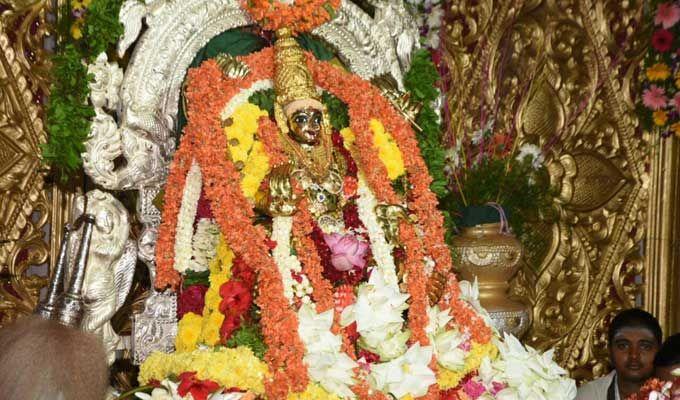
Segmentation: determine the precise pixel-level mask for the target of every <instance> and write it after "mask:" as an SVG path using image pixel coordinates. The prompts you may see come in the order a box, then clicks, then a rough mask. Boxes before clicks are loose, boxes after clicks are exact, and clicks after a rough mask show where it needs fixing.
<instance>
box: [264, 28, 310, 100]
mask: <svg viewBox="0 0 680 400" xmlns="http://www.w3.org/2000/svg"><path fill="white" fill-rule="evenodd" d="M276 36H277V38H276V43H275V44H274V52H275V55H274V91H275V93H276V102H277V103H278V104H279V105H280V106H281V107H282V108H284V109H285V108H286V106H288V105H290V104H291V103H293V102H298V101H302V100H315V101H314V103H318V106H321V103H320V101H319V100H320V98H319V94H318V93H317V91H316V85H314V80H313V79H312V74H311V73H310V72H309V69H307V61H306V56H305V53H304V52H303V51H302V48H300V45H298V43H297V41H296V40H295V38H294V37H293V32H292V30H291V29H290V28H281V29H278V30H277V31H276ZM286 113H287V114H288V112H286Z"/></svg>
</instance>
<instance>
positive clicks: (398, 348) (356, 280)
mask: <svg viewBox="0 0 680 400" xmlns="http://www.w3.org/2000/svg"><path fill="white" fill-rule="evenodd" d="M272 88H273V96H274V97H273V99H272V98H271V94H272V91H271V89H272ZM187 98H188V117H189V124H188V125H187V127H186V129H185V132H184V136H183V138H182V141H181V143H180V147H179V150H178V151H177V153H176V155H175V158H174V162H173V166H172V168H171V171H170V176H169V178H168V184H167V186H166V193H165V199H164V200H165V201H164V210H163V223H162V225H161V227H160V229H159V240H158V245H157V253H156V256H157V257H156V258H157V277H156V282H155V283H156V287H157V288H158V289H169V290H176V291H178V292H179V304H178V314H179V317H180V322H179V326H178V335H177V340H176V352H175V353H172V354H162V353H156V354H153V355H152V356H150V357H149V358H148V359H147V360H146V361H145V363H144V364H143V365H142V367H141V372H140V381H141V382H142V383H146V382H154V381H155V382H159V383H160V387H157V388H156V389H154V392H153V393H151V395H149V397H150V398H154V397H153V396H154V393H157V394H158V395H159V397H158V398H162V397H160V396H162V395H163V393H167V392H170V393H171V394H173V395H175V394H177V395H178V396H180V397H181V396H185V395H187V393H191V394H192V396H193V398H194V399H196V398H197V396H198V397H200V398H206V396H207V395H208V394H212V395H215V396H217V395H218V394H219V395H221V396H227V395H228V396H232V397H224V398H229V399H231V398H254V397H255V396H261V397H263V398H268V399H286V398H291V399H292V398H306V399H325V398H328V399H352V398H362V399H364V398H366V399H367V398H375V399H389V398H397V399H404V398H429V399H440V398H441V399H448V398H456V397H455V396H457V395H458V393H462V392H461V391H462V390H464V389H463V388H465V390H466V391H468V392H474V394H475V395H474V396H473V395H470V397H473V398H477V397H480V396H482V395H484V396H487V398H490V397H496V395H499V397H500V396H507V397H506V398H524V397H530V396H529V394H527V393H525V392H522V390H524V389H521V388H520V387H525V388H530V386H527V385H525V386H522V382H518V381H517V380H513V379H511V378H509V377H508V376H506V375H504V373H503V371H505V368H504V365H505V364H504V363H511V362H515V361H517V360H518V359H517V358H515V359H513V358H512V357H513V356H515V357H525V359H526V360H532V362H537V363H539V364H540V365H538V366H535V367H532V368H533V369H527V371H528V372H527V374H534V373H539V372H540V373H541V374H542V376H541V377H540V378H536V377H533V376H532V377H530V378H527V381H530V384H533V382H538V381H540V382H542V383H545V385H548V386H550V385H552V386H550V387H551V388H553V389H554V391H557V392H560V393H562V392H563V393H568V392H572V391H574V390H575V388H574V387H573V381H570V380H568V379H565V378H564V377H563V374H564V371H562V370H561V369H559V367H557V366H556V365H554V364H553V363H552V361H548V360H547V359H545V358H541V357H540V355H537V353H535V352H534V353H530V352H529V353H528V352H526V351H525V350H524V348H523V347H522V346H521V344H519V342H518V341H517V340H516V339H514V338H511V337H510V338H507V339H506V342H505V343H500V344H498V343H497V342H496V341H495V340H493V339H494V331H493V329H492V328H491V326H490V322H489V319H488V317H487V315H486V313H485V312H484V310H483V309H482V308H481V307H480V306H479V302H478V300H477V295H476V290H475V289H476V288H475V285H473V284H468V283H462V284H459V283H458V282H457V281H456V279H455V276H454V275H453V274H452V272H451V267H452V266H451V257H450V254H449V249H448V247H447V246H446V244H445V243H444V235H443V227H442V226H443V221H442V216H441V214H440V213H439V212H438V211H437V208H436V205H437V203H436V198H435V196H434V195H433V193H432V192H430V190H429V184H430V182H431V178H430V177H429V175H428V173H427V169H426V166H425V163H424V162H423V160H422V158H421V156H420V153H419V150H418V145H417V141H416V138H415V134H414V132H413V130H412V128H411V126H410V125H409V123H408V121H407V120H406V119H405V118H404V117H403V116H401V115H400V114H399V112H398V111H397V110H396V109H395V108H394V107H393V106H392V105H391V104H390V103H389V102H388V101H387V100H386V99H385V98H383V97H382V96H381V94H380V91H379V90H378V89H377V88H375V87H373V86H372V85H371V84H370V83H368V82H366V81H363V80H362V79H360V78H358V77H357V76H355V75H352V74H350V73H347V72H345V71H344V70H342V69H340V68H339V67H337V66H334V65H331V64H329V63H322V62H319V61H316V60H315V59H314V58H313V56H311V55H310V54H307V53H305V52H303V51H302V49H301V48H300V47H299V46H298V44H297V42H296V40H295V38H294V37H293V32H292V31H291V30H290V29H285V28H283V29H279V30H277V40H276V43H275V45H274V48H268V49H265V50H263V51H260V52H259V53H255V54H251V55H249V56H245V57H242V58H239V59H234V58H230V57H226V56H225V57H222V58H220V60H218V61H208V62H206V63H204V64H203V65H202V66H201V67H200V68H198V69H196V70H193V71H190V73H189V78H188V86H187ZM263 99H265V100H263ZM267 99H269V100H273V107H271V110H268V109H267V108H268V107H267V104H270V103H269V102H268V101H267ZM329 99H330V100H329ZM329 103H330V104H335V109H331V108H330V107H328V106H327V104H329ZM338 104H343V107H345V106H346V111H344V112H346V113H347V116H348V118H347V119H348V120H349V124H346V123H345V124H344V125H345V126H342V123H341V122H338V119H337V118H336V122H337V123H335V124H332V123H331V121H332V120H333V118H334V115H333V112H336V113H337V112H339V111H338V110H337V108H338V107H340V106H337V105H338ZM340 108H342V107H340ZM335 117H337V115H336V116H335ZM333 125H335V126H333ZM347 125H348V126H347ZM534 359H538V360H539V361H535V360H534ZM532 371H533V372H532ZM536 371H539V372H536ZM518 376H520V377H521V376H522V373H518V374H515V375H513V377H515V378H516V377H518ZM546 387H547V386H546ZM173 398H174V397H173ZM211 398H212V397H211ZM215 398H222V397H215Z"/></svg>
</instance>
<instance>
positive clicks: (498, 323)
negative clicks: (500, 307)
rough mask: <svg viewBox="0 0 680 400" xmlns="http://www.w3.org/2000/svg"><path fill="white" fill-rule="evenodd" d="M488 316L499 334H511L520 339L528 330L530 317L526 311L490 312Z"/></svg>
mask: <svg viewBox="0 0 680 400" xmlns="http://www.w3.org/2000/svg"><path fill="white" fill-rule="evenodd" d="M489 316H490V317H491V321H493V325H494V327H495V328H496V329H498V331H499V332H501V333H502V332H507V333H511V334H513V335H514V336H516V337H518V338H521V337H522V336H524V334H525V333H526V331H527V329H529V323H530V316H529V312H528V311H527V310H520V311H490V312H489Z"/></svg>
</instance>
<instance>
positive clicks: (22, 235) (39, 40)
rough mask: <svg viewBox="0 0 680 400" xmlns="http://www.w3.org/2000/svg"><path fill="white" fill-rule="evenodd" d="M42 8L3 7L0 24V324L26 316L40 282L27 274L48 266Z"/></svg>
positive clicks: (32, 4) (34, 4)
mask: <svg viewBox="0 0 680 400" xmlns="http://www.w3.org/2000/svg"><path fill="white" fill-rule="evenodd" d="M46 6H47V2H46V1H15V2H9V4H4V3H3V5H2V6H1V7H2V11H3V14H2V17H1V18H0V24H1V27H2V33H0V325H2V324H4V323H7V322H8V321H11V320H13V319H15V318H16V317H17V316H18V315H21V314H27V313H30V312H31V311H32V310H33V308H34V306H35V303H36V300H37V298H38V296H39V293H40V289H41V288H42V287H43V286H45V284H46V283H47V279H46V278H43V277H40V276H37V275H35V274H27V272H28V269H29V267H30V266H32V265H40V264H44V263H46V262H47V261H48V259H49V253H50V245H49V244H48V243H47V241H46V229H47V228H48V224H49V222H50V217H51V215H50V214H51V212H50V210H51V208H52V204H51V200H50V197H52V196H51V195H50V193H48V192H47V191H46V190H44V188H43V180H44V176H43V175H44V173H43V170H44V168H43V167H42V165H41V160H40V144H42V143H44V142H45V141H46V139H47V135H46V133H45V130H44V129H43V122H42V117H43V115H42V112H43V111H42V106H41V100H42V98H43V96H44V95H46V94H47V89H48V86H47V82H48V80H47V71H48V68H49V62H48V61H47V54H46V52H45V51H44V50H43V48H44V38H45V36H46V35H47V34H48V31H47V28H46V26H47V24H46V23H45V13H46Z"/></svg>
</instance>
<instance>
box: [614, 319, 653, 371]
mask: <svg viewBox="0 0 680 400" xmlns="http://www.w3.org/2000/svg"><path fill="white" fill-rule="evenodd" d="M658 350H659V343H658V342H657V340H656V337H655V336H654V334H653V333H652V332H650V331H649V329H647V328H643V327H627V328H623V329H621V330H619V331H618V332H616V334H615V335H614V337H613V338H612V342H611V343H610V344H609V355H610V358H611V362H612V364H613V365H614V368H615V369H616V374H617V376H618V377H619V379H622V380H624V381H628V382H644V381H645V380H646V379H648V378H649V377H650V376H652V373H653V372H654V356H655V355H656V352H657V351H658Z"/></svg>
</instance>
